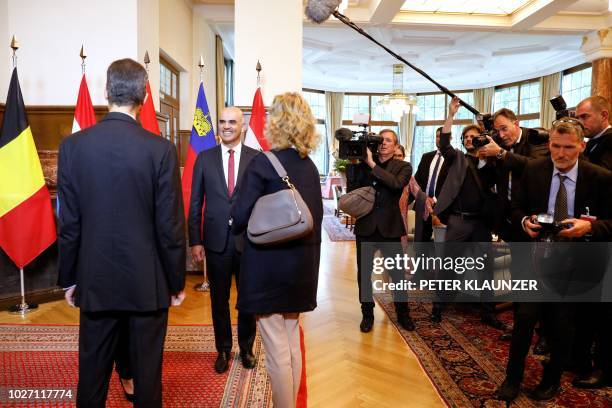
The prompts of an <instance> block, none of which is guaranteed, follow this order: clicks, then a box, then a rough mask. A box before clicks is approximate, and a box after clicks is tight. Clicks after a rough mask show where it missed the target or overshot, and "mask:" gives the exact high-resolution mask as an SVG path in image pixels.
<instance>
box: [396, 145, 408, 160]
mask: <svg viewBox="0 0 612 408" xmlns="http://www.w3.org/2000/svg"><path fill="white" fill-rule="evenodd" d="M397 148H399V149H400V150H401V151H402V156H404V157H406V149H405V148H404V146H402V145H401V144H398V145H397Z"/></svg>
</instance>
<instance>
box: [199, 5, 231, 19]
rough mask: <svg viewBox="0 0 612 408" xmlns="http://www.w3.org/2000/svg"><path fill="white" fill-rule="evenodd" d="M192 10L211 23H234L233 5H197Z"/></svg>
mask: <svg viewBox="0 0 612 408" xmlns="http://www.w3.org/2000/svg"><path fill="white" fill-rule="evenodd" d="M193 10H194V11H196V12H198V13H199V14H201V15H202V16H203V17H204V19H206V20H207V21H210V22H212V23H232V24H233V23H234V5H233V4H198V5H196V6H194V7H193Z"/></svg>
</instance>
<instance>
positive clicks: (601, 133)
mask: <svg viewBox="0 0 612 408" xmlns="http://www.w3.org/2000/svg"><path fill="white" fill-rule="evenodd" d="M611 127H612V126H610V125H608V127H607V128H605V129H604V130H602V131H601V132H599V133H598V134H596V135H595V136H593V137H592V138H591V139H589V140H593V139H597V138H598V137H600V136H601V135H603V134H604V133H606V130H608V129H610V128H611Z"/></svg>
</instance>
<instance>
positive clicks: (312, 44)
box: [302, 38, 334, 51]
mask: <svg viewBox="0 0 612 408" xmlns="http://www.w3.org/2000/svg"><path fill="white" fill-rule="evenodd" d="M302 44H303V46H304V48H312V49H315V50H321V51H333V50H334V47H333V46H332V45H331V44H330V43H327V42H324V41H317V40H313V39H310V38H304V39H303V40H302Z"/></svg>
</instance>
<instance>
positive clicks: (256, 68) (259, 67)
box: [255, 60, 261, 88]
mask: <svg viewBox="0 0 612 408" xmlns="http://www.w3.org/2000/svg"><path fill="white" fill-rule="evenodd" d="M255 71H257V87H258V88H259V86H260V85H261V77H260V76H259V74H260V73H261V64H260V63H259V60H257V65H256V66H255Z"/></svg>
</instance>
